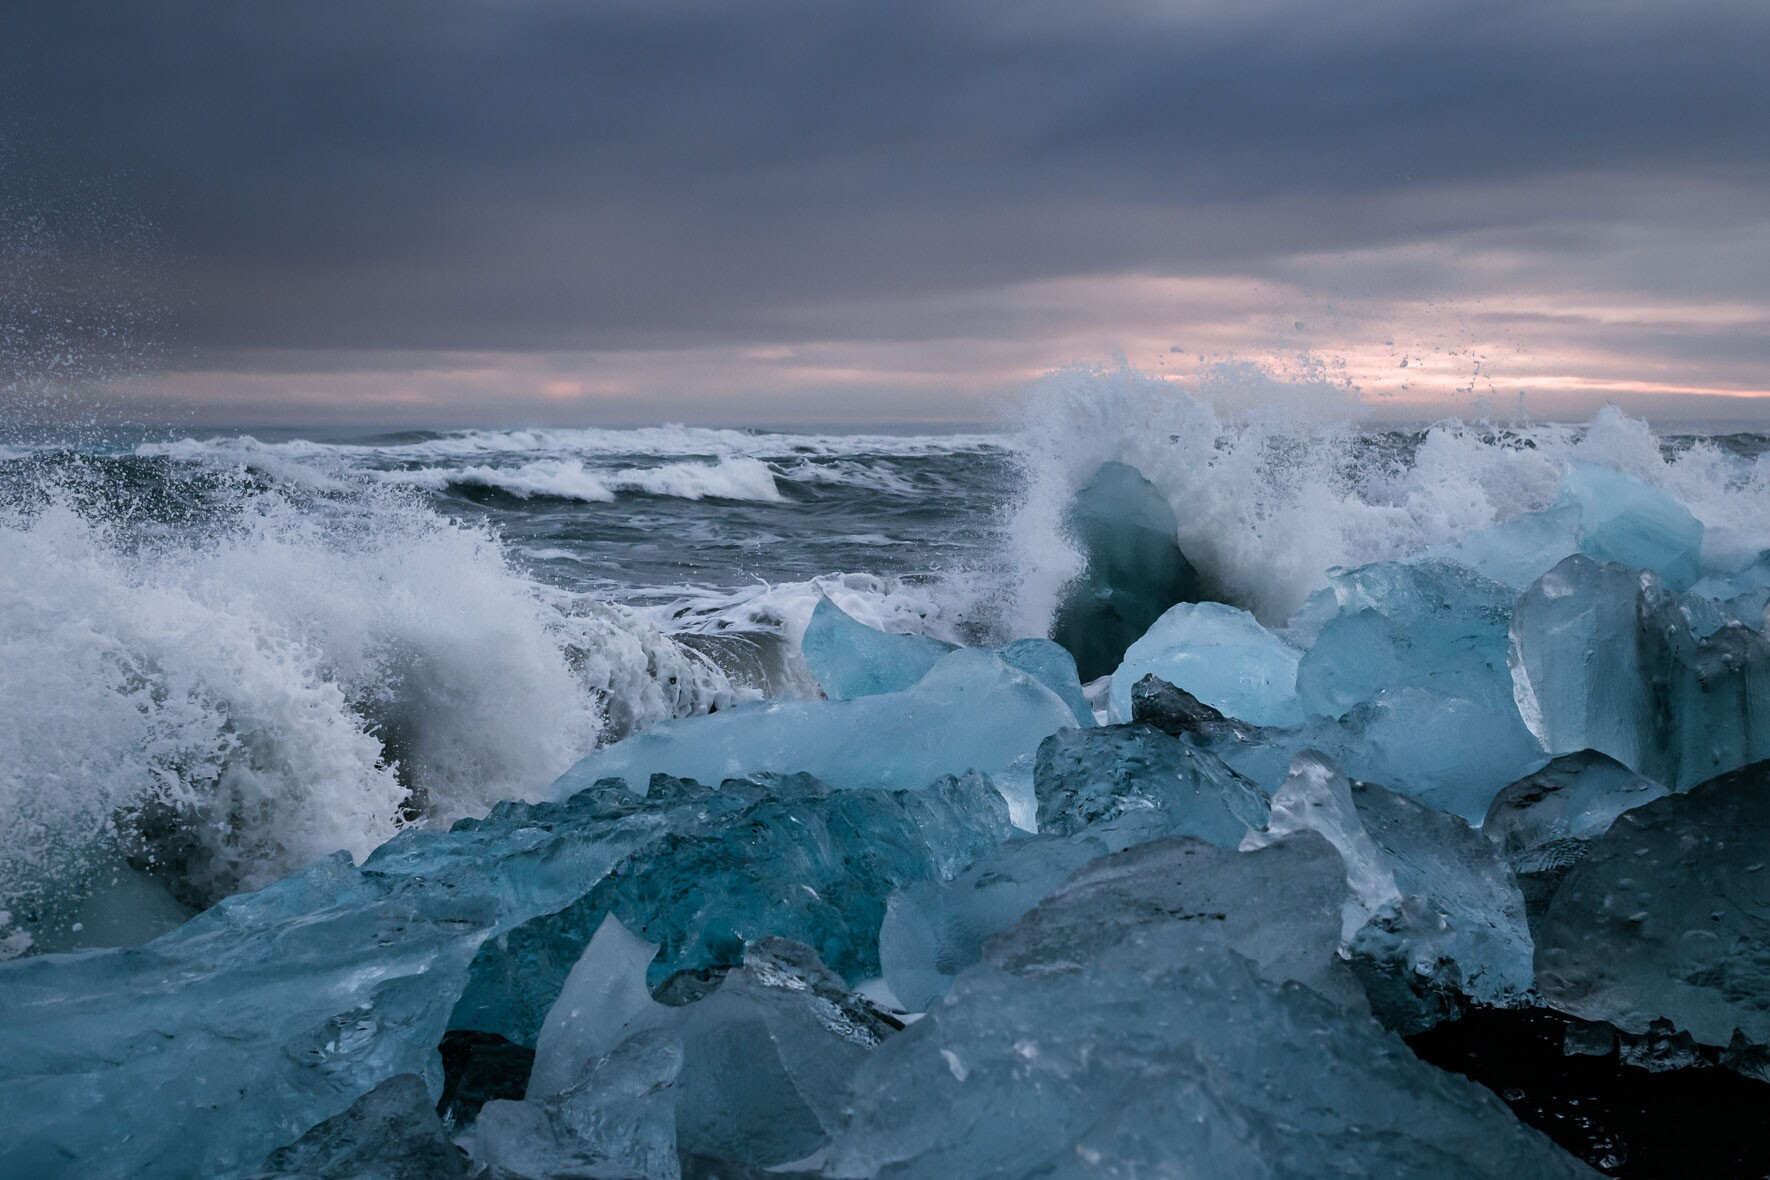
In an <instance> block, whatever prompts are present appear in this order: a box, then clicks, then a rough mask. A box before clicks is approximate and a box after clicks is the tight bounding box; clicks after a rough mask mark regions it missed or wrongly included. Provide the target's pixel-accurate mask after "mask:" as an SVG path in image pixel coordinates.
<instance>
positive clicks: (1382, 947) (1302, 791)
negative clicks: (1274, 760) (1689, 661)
mask: <svg viewBox="0 0 1770 1180" xmlns="http://www.w3.org/2000/svg"><path fill="white" fill-rule="evenodd" d="M1306 830H1307V831H1315V832H1318V833H1320V834H1321V835H1322V836H1324V837H1326V838H1327V839H1328V841H1330V842H1331V843H1332V844H1333V845H1334V847H1335V848H1337V849H1338V850H1339V851H1340V854H1341V857H1342V858H1343V860H1344V862H1345V871H1346V879H1347V883H1348V887H1349V893H1348V896H1347V902H1346V907H1345V910H1344V913H1343V916H1342V917H1343V921H1342V927H1341V941H1342V945H1343V947H1344V948H1345V950H1346V951H1347V952H1348V953H1349V954H1350V955H1351V956H1352V958H1353V961H1354V963H1355V964H1356V965H1357V966H1358V967H1359V973H1360V977H1361V978H1362V979H1363V980H1364V981H1365V985H1366V988H1367V990H1368V991H1369V992H1370V993H1371V999H1372V1002H1373V1004H1374V1005H1375V1006H1376V1007H1377V1009H1378V1011H1379V1014H1381V1015H1382V1016H1383V1017H1384V1019H1385V1021H1386V1022H1388V1023H1390V1024H1391V1025H1393V1026H1394V1027H1397V1028H1401V1029H1404V1030H1406V1031H1414V1030H1415V1029H1418V1028H1423V1027H1426V1026H1428V1025H1430V1024H1431V1023H1432V1022H1433V1021H1435V1020H1436V1019H1438V1018H1439V1017H1441V1016H1444V1015H1448V1014H1451V1013H1453V1012H1454V1011H1455V1010H1456V1009H1457V1007H1458V1005H1459V1004H1460V1003H1461V1002H1462V1000H1463V999H1464V998H1466V999H1468V1000H1473V1001H1475V1002H1477V1003H1482V1004H1489V1005H1499V1004H1508V1003H1516V1002H1518V1001H1519V1000H1520V999H1521V998H1522V997H1523V996H1524V995H1525V993H1527V992H1528V991H1529V990H1530V987H1531V982H1532V973H1531V972H1532V969H1531V954H1532V944H1531V939H1530V933H1529V930H1528V927H1527V924H1526V920H1525V913H1524V898H1523V896H1522V895H1521V894H1520V892H1519V890H1518V887H1517V885H1516V884H1515V883H1514V882H1513V881H1512V879H1511V874H1510V872H1509V871H1508V869H1507V866H1506V865H1505V863H1504V862H1503V861H1502V860H1501V859H1500V857H1499V854H1498V852H1497V851H1496V850H1495V849H1494V847H1493V845H1492V843H1491V842H1489V841H1488V840H1486V839H1484V838H1483V837H1482V836H1481V834H1480V833H1478V832H1476V831H1474V830H1472V829H1471V828H1470V827H1469V826H1468V825H1467V824H1466V823H1464V822H1463V821H1462V820H1460V819H1458V818H1457V817H1456V816H1454V815H1447V814H1445V813H1442V812H1439V811H1435V810H1433V809H1431V808H1428V807H1424V806H1422V805H1420V804H1419V803H1416V802H1414V801H1413V800H1411V799H1409V798H1407V797H1405V796H1402V795H1399V794H1397V793H1395V792H1393V791H1389V790H1387V789H1385V788H1383V787H1380V786H1377V785H1375V784H1372V783H1364V782H1354V781H1351V780H1349V779H1347V777H1346V776H1345V775H1344V774H1343V773H1341V772H1340V770H1339V768H1338V767H1336V766H1335V765H1333V763H1332V762H1330V761H1328V760H1327V759H1325V758H1323V757H1322V756H1320V755H1319V754H1315V753H1313V752H1305V753H1303V754H1301V755H1299V756H1298V758H1297V760H1296V762H1295V763H1294V764H1293V765H1292V768H1291V774H1290V777H1289V779H1287V781H1286V782H1285V785H1284V787H1283V788H1282V789H1281V790H1280V791H1279V792H1278V794H1277V795H1275V796H1274V797H1273V801H1272V822H1271V824H1270V826H1269V827H1268V829H1267V831H1266V832H1264V833H1259V834H1256V835H1253V836H1250V837H1249V838H1248V840H1247V841H1246V843H1245V844H1244V847H1261V846H1263V845H1264V844H1266V843H1268V842H1269V841H1272V840H1275V839H1280V838H1283V837H1284V836H1286V835H1288V834H1290V833H1294V832H1298V831H1306Z"/></svg>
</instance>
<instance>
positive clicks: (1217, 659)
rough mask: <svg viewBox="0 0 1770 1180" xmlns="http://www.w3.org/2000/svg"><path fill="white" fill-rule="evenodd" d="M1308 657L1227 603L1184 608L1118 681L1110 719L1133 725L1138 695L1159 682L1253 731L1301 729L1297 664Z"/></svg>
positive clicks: (1152, 636) (1156, 627)
mask: <svg viewBox="0 0 1770 1180" xmlns="http://www.w3.org/2000/svg"><path fill="white" fill-rule="evenodd" d="M1302 654H1303V653H1302V652H1300V651H1298V650H1297V649H1296V648H1293V647H1291V646H1290V645H1289V644H1288V643H1286V642H1285V641H1284V640H1282V639H1280V638H1279V637H1278V636H1276V635H1274V634H1273V633H1272V632H1270V631H1268V630H1267V629H1266V628H1264V627H1262V626H1261V625H1260V623H1259V622H1258V621H1257V620H1256V619H1255V618H1254V616H1253V615H1251V614H1249V613H1248V612H1247V611H1244V610H1237V609H1236V608H1235V607H1232V606H1225V605H1224V604H1223V603H1220V602H1197V603H1194V602H1184V603H1181V604H1180V605H1179V606H1176V607H1174V608H1172V609H1171V610H1169V611H1168V612H1167V613H1166V614H1164V615H1162V617H1161V618H1159V619H1157V620H1156V621H1155V623H1154V624H1152V625H1151V626H1150V628H1149V630H1148V631H1147V632H1145V633H1144V634H1143V636H1142V638H1140V639H1138V640H1137V642H1135V643H1133V644H1132V645H1131V646H1130V648H1129V649H1127V650H1126V652H1125V658H1124V662H1123V663H1121V664H1120V665H1119V667H1118V670H1117V671H1115V672H1114V673H1113V674H1112V698H1111V707H1110V711H1109V712H1110V716H1111V718H1112V720H1114V721H1121V722H1122V721H1129V720H1130V719H1131V693H1132V690H1133V688H1134V687H1135V686H1136V684H1137V682H1138V681H1139V680H1142V679H1143V678H1144V677H1145V676H1155V677H1157V678H1159V679H1162V680H1165V681H1167V682H1168V683H1169V684H1172V685H1174V686H1175V687H1177V688H1182V689H1185V690H1186V691H1187V692H1189V693H1191V694H1192V695H1193V696H1194V697H1196V698H1198V699H1199V700H1201V701H1203V702H1204V703H1205V704H1207V705H1210V706H1211V707H1212V708H1214V709H1217V710H1220V711H1221V712H1223V713H1227V714H1228V715H1230V716H1232V717H1238V718H1240V719H1241V720H1243V721H1246V722H1248V723H1249V724H1252V725H1296V724H1299V723H1301V722H1302V720H1303V709H1302V706H1301V704H1300V703H1299V702H1298V700H1297V662H1298V661H1299V660H1300V659H1301V658H1302Z"/></svg>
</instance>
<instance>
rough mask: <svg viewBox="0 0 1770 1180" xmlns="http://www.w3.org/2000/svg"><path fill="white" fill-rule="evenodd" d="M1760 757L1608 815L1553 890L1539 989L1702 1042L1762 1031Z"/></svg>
mask: <svg viewBox="0 0 1770 1180" xmlns="http://www.w3.org/2000/svg"><path fill="white" fill-rule="evenodd" d="M1766 848H1770V764H1766V763H1762V762H1760V763H1755V764H1753V765H1751V766H1748V767H1745V768H1744V769H1741V770H1737V771H1734V772H1733V773H1730V774H1727V775H1723V776H1721V777H1719V778H1716V779H1712V780H1710V781H1708V782H1705V783H1701V784H1699V785H1698V786H1696V787H1694V788H1692V789H1691V790H1690V791H1689V792H1687V793H1685V794H1681V795H1667V796H1665V797H1663V798H1660V799H1655V800H1654V801H1653V802H1651V803H1648V804H1646V805H1645V806H1643V807H1636V808H1633V809H1631V810H1628V811H1625V812H1623V813H1622V814H1621V815H1619V816H1617V818H1616V821H1615V822H1614V823H1613V824H1611V826H1610V828H1609V830H1608V831H1606V832H1605V833H1604V834H1603V835H1601V836H1597V837H1596V838H1594V839H1593V840H1592V841H1591V842H1590V844H1589V845H1588V848H1587V853H1586V856H1585V858H1584V859H1582V860H1581V861H1580V862H1579V863H1578V864H1576V865H1575V866H1574V867H1573V870H1572V871H1571V872H1570V873H1568V875H1567V879H1566V880H1564V881H1563V882H1562V883H1561V887H1560V888H1559V889H1558V890H1556V892H1555V896H1554V899H1553V900H1552V901H1551V902H1550V903H1549V912H1548V915H1547V916H1546V917H1545V918H1544V919H1543V922H1542V924H1541V928H1540V931H1539V937H1538V943H1537V972H1538V980H1539V985H1540V987H1541V990H1542V994H1543V997H1544V999H1546V1000H1547V1001H1548V1002H1549V1003H1550V1004H1552V1005H1554V1006H1555V1007H1556V1008H1559V1009H1561V1010H1562V1011H1564V1012H1568V1013H1571V1014H1572V1015H1575V1016H1578V1017H1580V1018H1582V1019H1585V1020H1604V1021H1608V1022H1609V1023H1611V1024H1614V1025H1616V1026H1617V1027H1618V1028H1620V1029H1622V1030H1624V1031H1625V1032H1631V1033H1644V1032H1646V1031H1648V1028H1649V1026H1650V1025H1651V1024H1652V1023H1653V1021H1654V1020H1656V1019H1665V1020H1669V1021H1670V1022H1671V1023H1672V1025H1673V1026H1674V1027H1675V1028H1677V1029H1680V1030H1682V1031H1684V1032H1687V1033H1689V1034H1690V1035H1691V1036H1692V1037H1694V1038H1695V1040H1696V1041H1697V1042H1699V1043H1701V1044H1704V1045H1714V1046H1725V1045H1728V1044H1729V1043H1730V1042H1732V1041H1733V1040H1734V1038H1735V1036H1736V1035H1737V1036H1739V1037H1741V1038H1742V1039H1743V1040H1745V1041H1746V1042H1749V1043H1750V1044H1755V1045H1759V1046H1763V1045H1766V1044H1770V918H1767V917H1766V906H1765V900H1764V899H1765V872H1764V867H1765V849H1766Z"/></svg>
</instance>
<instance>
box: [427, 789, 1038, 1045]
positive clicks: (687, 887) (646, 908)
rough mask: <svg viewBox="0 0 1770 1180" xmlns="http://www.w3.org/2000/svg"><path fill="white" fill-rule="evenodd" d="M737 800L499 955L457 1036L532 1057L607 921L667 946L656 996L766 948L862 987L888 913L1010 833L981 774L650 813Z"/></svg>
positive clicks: (770, 793)
mask: <svg viewBox="0 0 1770 1180" xmlns="http://www.w3.org/2000/svg"><path fill="white" fill-rule="evenodd" d="M610 785H611V786H612V784H610ZM730 794H736V795H739V796H740V797H742V799H743V802H742V805H741V806H735V807H734V806H731V805H730V804H726V805H725V808H726V810H724V812H723V813H722V814H720V815H718V816H716V817H712V818H709V819H707V820H704V821H702V822H700V823H698V824H697V825H696V826H694V827H692V828H690V827H686V826H684V827H682V828H679V829H678V830H677V831H673V832H669V833H667V834H665V835H664V836H662V837H661V838H660V839H659V840H658V841H656V842H655V843H652V844H648V845H646V846H644V847H642V848H640V849H637V850H636V851H635V853H634V854H633V855H631V856H629V857H628V858H626V859H625V860H624V861H623V862H621V863H620V864H618V865H616V866H614V867H613V871H611V872H609V873H608V874H607V875H606V876H605V877H604V878H603V879H602V880H600V881H599V882H595V883H593V884H592V885H590V886H586V888H585V889H584V890H583V891H581V893H580V894H579V895H577V896H576V898H575V899H574V900H571V901H569V902H568V903H565V904H562V905H558V906H554V907H552V908H550V909H548V910H547V911H545V912H537V913H536V914H535V915H534V916H533V917H530V918H529V919H528V920H527V921H524V922H522V923H520V924H517V925H515V926H514V927H513V928H512V929H510V930H509V931H508V932H507V933H505V934H503V936H502V937H500V938H498V939H496V940H493V941H488V942H486V943H485V944H484V945H483V946H482V947H481V948H480V951H479V955H478V957H477V958H476V959H475V960H474V962H473V965H472V971H471V978H470V981H469V983H468V986H467V989H466V991H465V994H463V995H462V997H461V1000H460V1003H459V1004H458V1005H457V1007H456V1010H455V1013H454V1016H453V1018H452V1020H451V1027H453V1028H457V1029H478V1030H480V1031H482V1032H494V1033H497V1034H499V1035H500V1036H504V1037H507V1038H508V1039H510V1040H512V1041H515V1042H516V1043H518V1044H523V1045H532V1044H534V1043H535V1041H536V1037H537V1035H538V1033H539V1031H540V1029H541V1024H542V1021H543V1019H544V1018H545V1017H546V1015H547V1012H548V1010H549V1008H551V1007H552V1006H553V1004H554V1000H555V998H556V997H557V996H558V995H559V993H560V991H561V989H562V987H563V986H564V984H565V981H566V979H567V978H568V976H569V973H570V972H571V971H572V969H573V966H574V964H576V963H577V962H578V961H579V958H580V956H581V955H582V953H583V951H584V948H585V947H586V946H587V945H589V943H590V940H591V938H592V936H593V935H594V934H595V933H596V931H597V929H598V928H599V927H600V926H601V925H602V923H603V920H604V919H605V917H606V916H607V915H609V914H613V915H615V916H616V917H617V918H618V919H619V920H620V922H621V924H622V925H623V926H624V927H626V928H627V929H628V930H630V931H632V932H633V934H635V935H637V936H639V937H641V938H644V939H645V940H647V941H649V942H655V943H658V944H660V946H661V948H662V949H660V950H659V952H658V955H657V959H656V962H655V963H654V964H653V966H652V968H651V982H652V984H653V985H654V986H663V985H665V984H666V983H668V981H669V980H670V979H671V977H672V976H675V975H678V974H682V973H687V974H689V975H692V974H694V973H701V974H703V975H704V974H706V973H716V972H719V971H722V970H725V969H729V968H731V967H735V966H737V965H738V963H739V962H741V960H742V957H743V952H744V946H745V944H746V943H747V942H750V941H753V940H754V939H757V938H761V937H763V936H766V935H776V936H780V937H785V938H792V939H795V940H797V941H799V942H803V943H806V944H807V945H809V946H811V947H812V948H813V949H814V950H815V951H816V952H817V954H818V955H819V957H820V958H821V959H822V960H823V961H824V962H825V963H827V964H828V965H829V966H830V967H831V968H832V969H833V970H835V971H837V972H838V973H840V974H841V975H842V976H843V977H844V978H847V979H849V980H854V981H859V980H862V979H866V978H870V977H874V976H877V975H878V974H879V961H878V935H879V926H880V923H881V922H882V921H883V918H884V912H885V901H886V899H887V898H888V897H889V896H890V895H891V894H892V893H893V892H894V891H896V890H898V889H901V888H904V887H906V886H909V885H912V884H915V883H917V882H920V881H928V880H939V879H946V878H950V877H952V876H954V875H956V874H957V873H959V872H960V871H962V870H963V869H964V868H966V867H967V866H968V865H970V864H971V862H972V861H973V860H975V859H976V858H977V857H978V856H980V855H982V854H983V853H985V852H986V851H988V850H989V849H991V848H994V847H995V846H996V845H997V844H999V843H1000V842H1001V841H1002V840H1004V839H1006V838H1007V836H1008V834H1009V831H1010V829H1009V826H1008V822H1007V813H1006V809H1005V808H1004V807H1003V805H1002V802H1001V799H1000V797H999V796H998V795H997V794H996V792H995V790H994V788H992V787H991V786H990V783H989V780H987V779H985V778H983V777H982V776H979V775H967V776H965V777H963V778H947V779H943V780H940V781H939V782H936V783H934V784H933V785H932V786H929V787H926V788H924V789H922V790H913V791H881V790H846V791H838V790H832V789H831V788H829V787H827V786H825V785H824V784H823V783H821V782H819V781H818V780H816V779H813V778H811V777H809V776H806V775H795V776H791V777H787V778H779V779H771V780H769V781H768V783H767V785H766V787H763V786H759V785H756V784H746V783H742V782H737V781H730V782H727V783H726V784H724V785H723V786H722V787H720V788H718V789H713V788H707V787H702V786H700V785H699V784H697V783H694V782H692V781H688V780H674V779H667V778H662V777H660V778H656V779H654V780H653V781H652V789H651V794H650V795H648V796H647V798H646V800H645V802H646V803H647V804H657V805H662V804H665V803H668V805H669V806H670V807H671V808H672V809H673V810H686V811H691V812H692V811H693V810H694V809H696V807H697V805H698V806H701V807H714V808H717V807H720V806H721V800H722V797H723V796H726V795H730Z"/></svg>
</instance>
